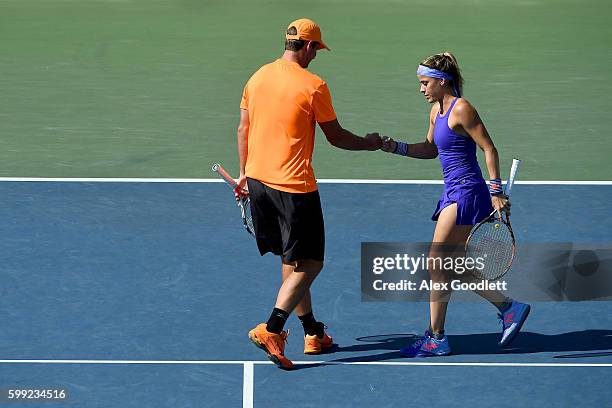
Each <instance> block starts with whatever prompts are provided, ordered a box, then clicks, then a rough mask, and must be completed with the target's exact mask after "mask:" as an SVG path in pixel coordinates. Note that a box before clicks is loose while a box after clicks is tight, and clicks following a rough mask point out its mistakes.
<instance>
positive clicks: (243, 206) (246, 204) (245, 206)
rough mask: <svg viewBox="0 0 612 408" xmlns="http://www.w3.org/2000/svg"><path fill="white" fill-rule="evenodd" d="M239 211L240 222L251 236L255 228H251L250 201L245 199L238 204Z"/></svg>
mask: <svg viewBox="0 0 612 408" xmlns="http://www.w3.org/2000/svg"><path fill="white" fill-rule="evenodd" d="M240 211H242V221H243V222H244V226H245V227H246V228H247V229H248V231H249V232H250V233H251V234H254V233H255V227H254V226H253V217H252V216H251V199H250V198H248V197H247V198H245V199H243V200H241V202H240Z"/></svg>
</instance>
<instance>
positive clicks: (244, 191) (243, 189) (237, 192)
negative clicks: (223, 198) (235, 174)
mask: <svg viewBox="0 0 612 408" xmlns="http://www.w3.org/2000/svg"><path fill="white" fill-rule="evenodd" d="M246 181H247V178H246V175H244V174H241V175H240V177H239V178H238V180H236V183H238V185H237V186H236V188H234V197H236V201H240V199H242V198H245V197H247V196H248V195H249V188H248V186H247V182H246Z"/></svg>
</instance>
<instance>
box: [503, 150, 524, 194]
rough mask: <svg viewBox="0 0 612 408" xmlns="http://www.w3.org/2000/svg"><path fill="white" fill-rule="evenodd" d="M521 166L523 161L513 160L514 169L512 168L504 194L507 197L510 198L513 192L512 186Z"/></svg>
mask: <svg viewBox="0 0 612 408" xmlns="http://www.w3.org/2000/svg"><path fill="white" fill-rule="evenodd" d="M520 166H521V161H520V160H519V159H512V167H511V168H510V177H508V182H507V183H506V190H505V191H504V193H505V194H506V195H507V196H510V193H511V192H512V186H513V185H514V180H515V179H516V176H517V174H518V171H519V167H520Z"/></svg>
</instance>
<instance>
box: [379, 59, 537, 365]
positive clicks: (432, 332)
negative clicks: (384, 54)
mask: <svg viewBox="0 0 612 408" xmlns="http://www.w3.org/2000/svg"><path fill="white" fill-rule="evenodd" d="M417 77H418V80H419V83H420V92H421V93H422V94H423V95H425V99H426V100H427V102H429V103H431V104H433V106H432V108H431V112H430V114H429V119H430V124H429V131H428V133H427V138H426V140H425V141H424V142H422V143H414V144H407V143H403V142H400V141H397V142H396V141H394V140H393V139H390V138H384V139H383V147H382V149H383V150H384V151H386V152H389V153H395V154H399V155H402V156H407V157H413V158H417V159H434V158H436V157H439V158H440V164H441V165H442V173H443V175H444V193H443V194H442V197H441V198H440V201H439V202H438V205H437V207H436V210H435V211H434V214H433V216H432V220H434V221H437V223H436V227H435V231H434V236H433V240H432V242H433V244H432V248H431V250H430V254H429V256H430V258H431V257H433V258H435V257H445V256H447V255H448V252H447V251H449V248H453V247H454V248H457V247H459V248H463V247H464V245H465V242H466V240H467V237H468V235H469V233H470V230H471V229H472V227H473V226H474V224H477V223H478V222H480V221H482V220H483V219H485V218H486V217H487V216H488V215H489V214H490V213H491V212H492V211H493V209H495V210H497V211H500V212H506V213H507V214H510V202H509V201H508V197H506V196H504V194H503V190H502V183H501V177H500V172H499V156H498V154H497V149H496V148H495V145H494V144H493V141H492V140H491V137H490V136H489V133H488V132H487V129H486V128H485V125H484V123H483V122H482V120H481V119H480V117H479V116H478V112H476V109H475V108H474V107H473V106H472V105H471V104H470V103H469V102H468V101H467V100H466V99H464V98H462V97H461V94H462V88H463V78H462V77H461V72H460V70H459V65H458V64H457V60H456V59H455V57H454V56H453V55H452V54H451V53H448V52H445V53H442V54H435V55H432V56H430V57H428V58H426V59H425V60H423V61H422V62H421V63H420V65H419V67H418V70H417ZM476 146H478V147H480V149H481V150H482V151H483V152H484V155H485V159H486V163H487V170H488V173H489V178H490V187H487V184H486V182H485V180H484V179H483V177H482V173H481V171H480V166H479V165H478V161H477V160H476ZM429 272H430V277H431V279H432V281H433V282H439V283H447V282H449V281H450V277H449V275H448V274H447V273H445V271H443V270H436V269H435V268H434V267H432V268H430V270H429ZM454 278H455V279H457V278H458V275H455V277H454ZM460 278H461V279H462V280H463V281H470V280H474V279H475V278H474V277H472V276H471V275H467V274H466V275H463V276H461V277H460ZM450 292H451V291H450V290H432V291H430V303H429V305H430V306H429V310H430V324H429V328H428V329H427V330H426V331H425V335H424V336H422V337H420V338H419V339H418V340H417V341H415V342H414V343H413V344H410V345H408V346H407V347H406V348H404V349H402V350H401V351H400V352H401V353H402V355H404V356H406V357H429V356H441V355H447V354H450V352H451V349H450V345H449V342H448V338H447V336H446V335H445V334H444V322H445V317H446V309H447V306H448V299H449V297H450ZM476 293H478V294H479V295H480V296H482V297H483V298H485V299H486V300H488V301H489V302H491V303H492V304H494V305H495V306H496V307H497V308H498V310H499V312H500V313H499V317H500V319H501V320H502V322H503V323H502V324H503V330H502V336H501V339H500V342H499V345H500V346H505V345H507V344H509V343H510V342H511V341H512V340H513V339H514V338H515V337H516V335H517V334H518V332H519V330H520V329H521V327H522V325H523V323H524V321H525V319H526V318H527V315H528V314H529V309H530V307H529V305H527V304H524V303H520V302H517V301H514V300H512V299H510V298H507V297H506V296H504V295H503V294H502V293H501V292H499V291H476Z"/></svg>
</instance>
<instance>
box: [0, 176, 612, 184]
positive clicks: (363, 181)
mask: <svg viewBox="0 0 612 408" xmlns="http://www.w3.org/2000/svg"><path fill="white" fill-rule="evenodd" d="M2 181H7V182H46V183H58V182H61V183H223V182H224V181H223V180H221V179H217V178H212V179H209V178H202V179H198V178H105V177H90V178H80V177H74V178H73V177H68V178H53V177H51V178H49V177H0V182H2ZM317 183H321V184H419V185H422V184H444V181H443V180H376V179H371V180H369V179H319V180H317ZM515 184H525V185H530V184H531V185H569V186H610V185H612V181H611V180H526V181H525V180H523V181H520V180H519V181H516V182H515Z"/></svg>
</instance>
